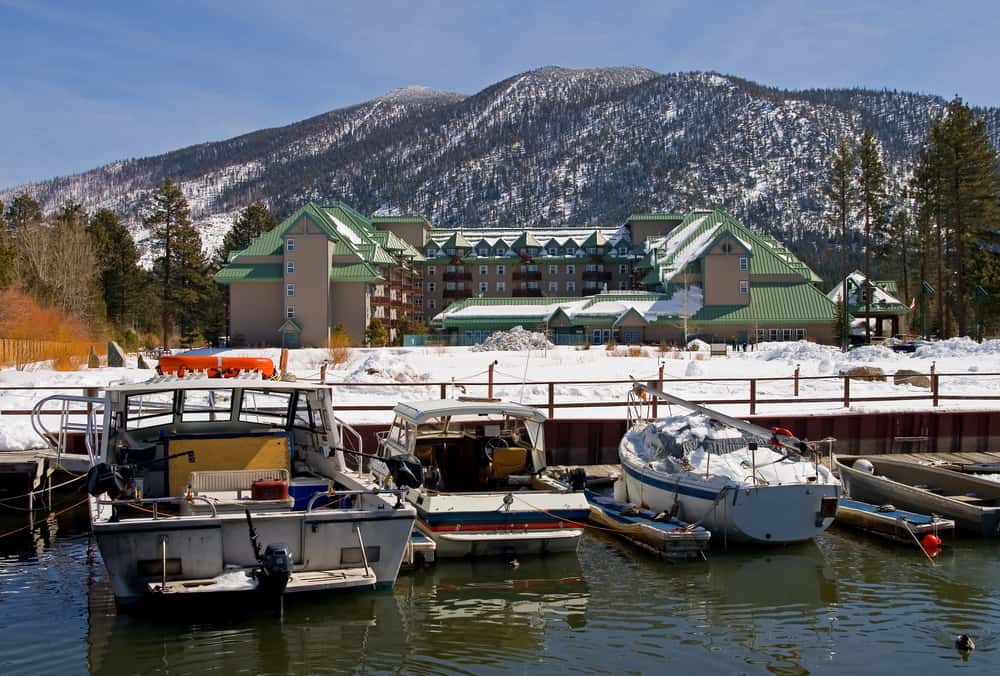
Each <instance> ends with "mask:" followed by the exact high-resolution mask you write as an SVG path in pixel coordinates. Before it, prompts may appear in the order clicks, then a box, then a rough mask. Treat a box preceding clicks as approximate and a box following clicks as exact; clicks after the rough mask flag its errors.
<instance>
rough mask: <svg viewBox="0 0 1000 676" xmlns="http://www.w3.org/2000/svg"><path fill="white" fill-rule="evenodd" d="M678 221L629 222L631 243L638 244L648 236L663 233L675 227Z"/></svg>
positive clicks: (656, 235)
mask: <svg viewBox="0 0 1000 676" xmlns="http://www.w3.org/2000/svg"><path fill="white" fill-rule="evenodd" d="M679 223H680V221H679V220H664V221H635V222H630V223H629V229H630V230H631V231H632V245H633V246H638V245H639V244H642V243H643V242H644V241H645V240H646V239H648V238H649V237H658V236H660V235H665V234H667V233H668V232H670V231H671V230H673V229H674V228H675V227H677V225H678V224H679Z"/></svg>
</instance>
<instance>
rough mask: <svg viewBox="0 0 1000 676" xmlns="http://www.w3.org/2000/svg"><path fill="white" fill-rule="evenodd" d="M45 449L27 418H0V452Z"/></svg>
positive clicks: (43, 443)
mask: <svg viewBox="0 0 1000 676" xmlns="http://www.w3.org/2000/svg"><path fill="white" fill-rule="evenodd" d="M45 447H46V445H45V442H44V441H43V440H42V438H41V437H40V436H38V435H37V434H36V433H35V430H34V429H32V427H31V420H30V419H29V418H28V416H16V417H10V416H4V417H3V418H0V451H26V450H28V449H31V448H45Z"/></svg>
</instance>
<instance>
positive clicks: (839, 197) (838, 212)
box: [827, 136, 854, 350]
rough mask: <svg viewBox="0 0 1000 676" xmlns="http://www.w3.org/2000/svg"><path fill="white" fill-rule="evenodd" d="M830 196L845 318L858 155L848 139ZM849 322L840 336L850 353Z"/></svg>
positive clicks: (837, 159) (837, 156) (840, 148)
mask: <svg viewBox="0 0 1000 676" xmlns="http://www.w3.org/2000/svg"><path fill="white" fill-rule="evenodd" d="M827 195H828V197H829V199H830V219H831V222H832V223H833V225H834V227H836V228H839V230H840V283H841V293H840V297H841V298H842V299H843V302H844V315H845V317H846V316H847V315H848V314H849V312H850V304H849V303H848V300H847V272H848V271H847V245H848V239H847V223H848V221H849V220H850V217H851V212H852V211H853V209H854V152H853V151H852V150H851V144H850V143H849V142H848V140H847V137H846V136H842V137H841V138H840V143H838V144H837V149H836V150H835V151H834V153H833V165H832V166H831V168H830V175H829V177H828V185H827ZM849 324H850V323H849V322H848V321H843V322H841V333H840V336H839V340H840V349H842V350H846V349H847V344H848V334H849V333H850V331H849V330H848V326H849Z"/></svg>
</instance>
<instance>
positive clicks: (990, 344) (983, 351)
mask: <svg viewBox="0 0 1000 676" xmlns="http://www.w3.org/2000/svg"><path fill="white" fill-rule="evenodd" d="M980 355H990V356H1000V340H986V341H983V342H982V343H977V342H976V341H974V340H972V339H971V338H968V337H965V338H949V339H948V340H940V341H938V342H936V343H930V344H928V345H923V346H921V347H918V348H917V351H916V353H914V355H913V356H914V357H916V358H918V359H944V358H947V357H972V356H980Z"/></svg>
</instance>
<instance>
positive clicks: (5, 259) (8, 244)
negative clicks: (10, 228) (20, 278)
mask: <svg viewBox="0 0 1000 676" xmlns="http://www.w3.org/2000/svg"><path fill="white" fill-rule="evenodd" d="M13 281H14V243H13V242H12V241H11V239H10V236H9V235H8V234H7V222H6V221H5V220H4V211H3V200H0V290H2V289H6V288H7V287H8V286H10V285H11V283H12V282H13Z"/></svg>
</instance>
